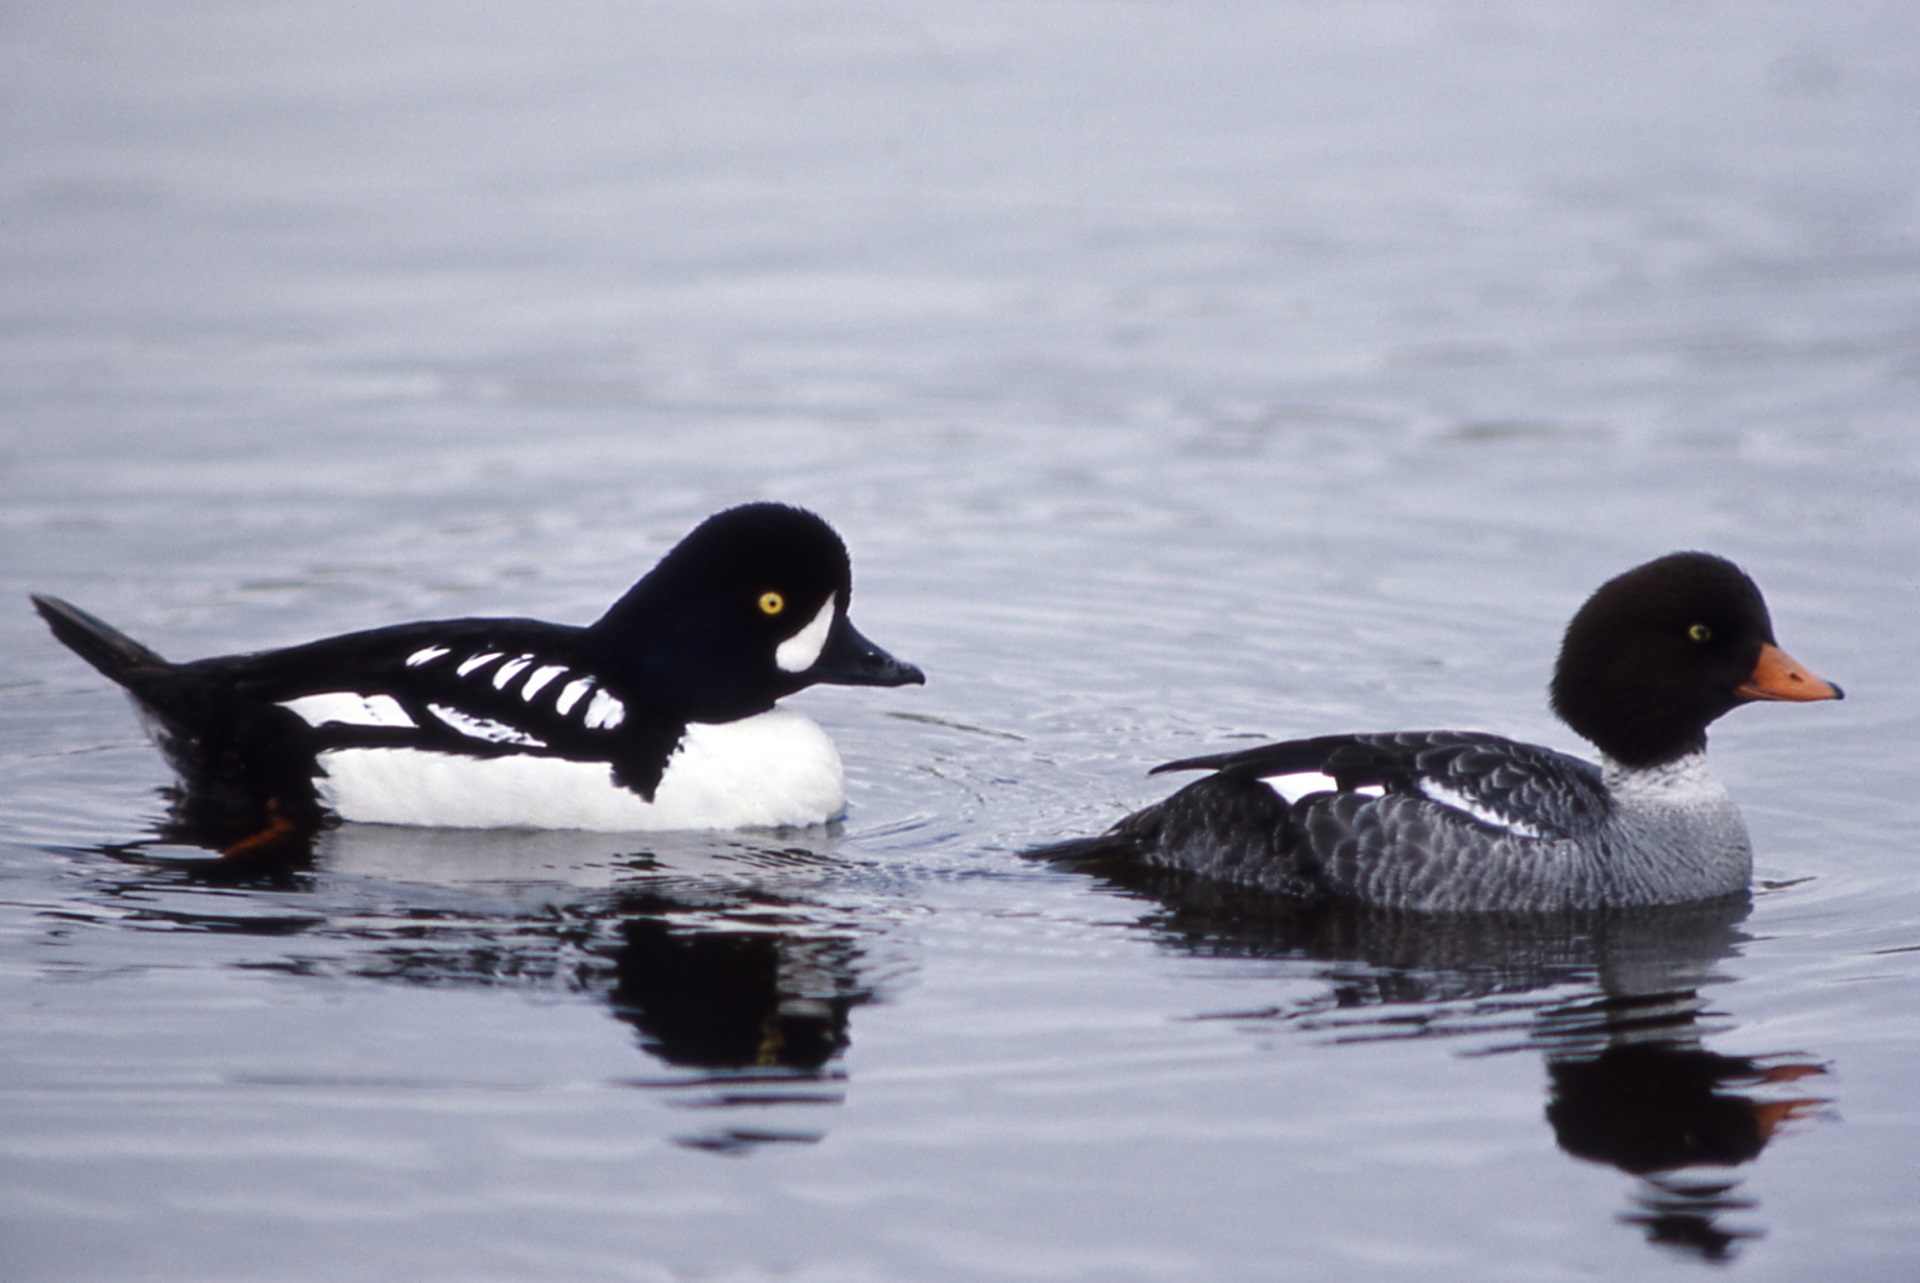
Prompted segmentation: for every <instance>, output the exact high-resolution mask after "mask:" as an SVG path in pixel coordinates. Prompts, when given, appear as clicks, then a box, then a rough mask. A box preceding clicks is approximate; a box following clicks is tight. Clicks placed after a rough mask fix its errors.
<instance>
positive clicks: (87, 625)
mask: <svg viewBox="0 0 1920 1283" xmlns="http://www.w3.org/2000/svg"><path fill="white" fill-rule="evenodd" d="M33 608H34V609H35V610H37V611H39V612H40V618H42V619H44V620H46V621H47V627H49V628H51V629H53V635H54V636H55V637H58V638H59V639H60V641H61V642H62V643H63V644H64V645H65V646H66V647H67V649H68V650H71V651H72V652H73V653H74V654H76V655H78V656H79V657H80V658H82V659H84V660H86V661H87V662H88V663H89V664H92V665H93V666H94V667H95V668H97V669H99V670H100V671H101V672H102V673H103V674H105V675H106V676H107V677H110V678H112V679H113V680H114V681H116V682H118V683H120V685H122V686H125V687H128V688H129V689H132V688H133V687H134V685H135V684H136V683H138V682H139V680H140V677H141V675H142V674H146V673H154V672H159V671H162V670H165V669H168V668H172V667H173V665H172V664H169V663H168V662H167V661H166V660H164V659H162V658H161V657H160V656H159V655H158V654H157V653H155V652H154V651H152V650H149V649H148V648H147V647H145V646H142V645H141V644H140V643H139V642H137V641H135V640H134V639H133V638H131V637H129V636H127V635H126V634H125V633H123V632H121V631H120V630H119V629H118V628H115V627H114V626H113V625H112V624H109V623H107V622H106V621H105V620H104V619H98V618H95V617H94V616H92V615H89V614H88V613H87V612H86V611H84V610H82V609H80V608H79V607H78V606H75V605H73V604H72V603H70V602H64V601H61V600H60V599H59V598H58V597H43V596H41V595H40V594H38V593H35V594H33Z"/></svg>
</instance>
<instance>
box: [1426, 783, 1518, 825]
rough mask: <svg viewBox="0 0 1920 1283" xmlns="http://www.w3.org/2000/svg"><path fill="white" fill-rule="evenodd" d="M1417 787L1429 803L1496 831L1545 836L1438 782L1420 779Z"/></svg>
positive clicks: (1511, 817) (1513, 818)
mask: <svg viewBox="0 0 1920 1283" xmlns="http://www.w3.org/2000/svg"><path fill="white" fill-rule="evenodd" d="M1419 787H1420V792H1421V795H1422V796H1424V797H1425V798H1426V799H1427V800H1428V801H1429V802H1438V803H1439V804H1440V805H1441V806H1445V807H1451V808H1452V809H1453V810H1456V811H1460V812H1462V813H1464V814H1466V815H1470V816H1472V817H1473V818H1474V819H1476V820H1478V821H1480V822H1481V823H1482V824H1491V825H1493V827H1495V828H1497V829H1505V830H1507V832H1509V833H1514V834H1517V835H1519V836H1520V837H1525V838H1539V837H1545V836H1546V834H1545V833H1542V832H1541V831H1540V830H1539V829H1536V828H1534V827H1533V826H1532V825H1531V824H1528V823H1527V822H1526V821H1525V820H1521V819H1516V818H1515V817H1513V816H1511V815H1503V814H1501V813H1500V812H1499V811H1496V810H1494V809H1493V808H1492V807H1489V806H1487V805H1486V804H1485V803H1484V802H1477V801H1475V800H1474V799H1473V798H1470V797H1468V796H1467V795H1466V794H1465V793H1461V792H1459V791H1458V790H1456V789H1451V788H1448V787H1447V786H1446V785H1444V784H1442V783H1440V782H1439V781H1438V780H1433V779H1422V780H1420V781H1419Z"/></svg>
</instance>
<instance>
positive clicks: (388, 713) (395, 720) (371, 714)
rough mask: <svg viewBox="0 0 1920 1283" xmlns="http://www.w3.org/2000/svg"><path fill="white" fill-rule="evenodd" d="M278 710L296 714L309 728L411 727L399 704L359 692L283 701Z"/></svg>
mask: <svg viewBox="0 0 1920 1283" xmlns="http://www.w3.org/2000/svg"><path fill="white" fill-rule="evenodd" d="M280 707H282V708H284V709H287V710H289V711H290V712H294V713H298V714H299V715H300V718H301V720H303V721H305V722H306V724H307V725H309V726H324V725H326V724H327V723H328V722H334V723H336V724H338V725H341V726H399V727H408V726H412V725H413V724H414V722H413V719H412V718H411V717H408V716H407V710H406V709H404V708H402V707H400V701H399V700H397V699H395V698H394V697H393V696H391V695H362V694H360V693H359V692H358V691H329V692H327V693H326V694H324V695H302V696H301V697H300V698H299V699H289V700H282V701H281V703H280Z"/></svg>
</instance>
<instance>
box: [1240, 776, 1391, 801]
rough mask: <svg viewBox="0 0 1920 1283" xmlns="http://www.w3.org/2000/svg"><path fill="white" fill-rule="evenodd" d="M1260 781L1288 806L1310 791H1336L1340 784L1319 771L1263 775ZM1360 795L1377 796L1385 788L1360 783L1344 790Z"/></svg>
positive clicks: (1339, 789)
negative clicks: (1356, 786) (1357, 786)
mask: <svg viewBox="0 0 1920 1283" xmlns="http://www.w3.org/2000/svg"><path fill="white" fill-rule="evenodd" d="M1260 782H1261V783H1262V784H1264V785H1266V786H1267V787H1268V788H1270V789H1272V790H1273V791H1274V792H1276V793H1278V794H1279V795H1280V797H1281V799H1282V800H1284V801H1285V802H1286V804H1287V805H1288V806H1292V805H1293V804H1294V803H1295V802H1298V801H1299V800H1300V799H1301V798H1303V797H1306V796H1307V795H1308V794H1311V793H1338V792H1341V791H1342V790H1341V788H1340V785H1339V783H1338V781H1336V780H1335V779H1334V778H1333V776H1331V775H1326V774H1323V773H1322V772H1320V771H1294V772H1291V773H1290V774H1287V775H1263V776H1261V777H1260ZM1345 791H1346V792H1348V793H1357V794H1359V795H1360V796H1362V797H1379V796H1380V795H1381V794H1383V793H1385V792H1386V790H1385V789H1383V788H1381V787H1380V786H1379V785H1378V784H1362V785H1361V786H1360V787H1359V788H1351V789H1347V790H1345Z"/></svg>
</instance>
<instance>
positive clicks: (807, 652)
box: [773, 593, 840, 673]
mask: <svg viewBox="0 0 1920 1283" xmlns="http://www.w3.org/2000/svg"><path fill="white" fill-rule="evenodd" d="M839 608H840V594H839V593H833V594H831V595H830V596H828V598H827V600H826V602H825V603H824V604H823V605H822V606H821V607H820V609H819V610H817V611H815V612H814V616H813V618H812V619H809V620H808V621H807V623H806V626H805V627H804V628H802V629H801V630H800V631H799V632H797V633H795V634H794V635H793V636H791V637H789V638H787V639H786V640H785V641H783V642H781V643H780V645H779V646H778V647H776V648H775V649H774V652H773V662H774V663H775V664H777V665H779V668H780V671H781V672H783V673H804V672H806V671H807V670H808V669H809V668H812V667H813V666H814V665H815V664H816V663H818V662H819V660H820V652H821V651H823V650H825V649H826V648H827V634H828V633H829V632H830V631H832V629H833V616H834V612H835V611H837V610H839Z"/></svg>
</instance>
